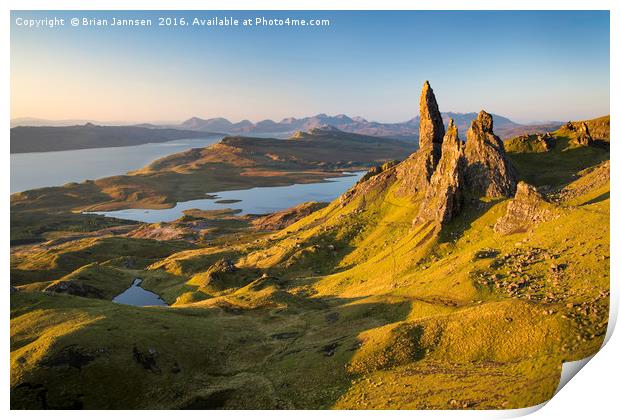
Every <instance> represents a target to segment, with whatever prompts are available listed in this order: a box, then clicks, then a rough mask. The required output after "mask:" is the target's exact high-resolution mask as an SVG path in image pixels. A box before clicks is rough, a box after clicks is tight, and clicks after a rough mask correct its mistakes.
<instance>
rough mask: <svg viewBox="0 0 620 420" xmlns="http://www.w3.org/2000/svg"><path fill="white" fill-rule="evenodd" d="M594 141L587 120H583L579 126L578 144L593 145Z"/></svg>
mask: <svg viewBox="0 0 620 420" xmlns="http://www.w3.org/2000/svg"><path fill="white" fill-rule="evenodd" d="M593 143H594V140H592V136H591V135H590V130H588V125H587V124H586V123H585V122H582V123H581V124H579V126H578V127H577V144H578V145H580V146H592V144H593Z"/></svg>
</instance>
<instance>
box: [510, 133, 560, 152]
mask: <svg viewBox="0 0 620 420" xmlns="http://www.w3.org/2000/svg"><path fill="white" fill-rule="evenodd" d="M555 145H556V139H555V137H553V135H552V134H551V133H536V134H524V135H522V136H517V137H514V138H512V139H510V140H508V141H507V142H504V148H505V150H506V152H508V153H544V152H548V151H550V150H551V149H553V148H554V147H555Z"/></svg>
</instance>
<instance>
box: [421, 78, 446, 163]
mask: <svg viewBox="0 0 620 420" xmlns="http://www.w3.org/2000/svg"><path fill="white" fill-rule="evenodd" d="M444 135H445V132H444V127H443V120H442V118H441V113H440V112H439V106H438V105H437V100H436V99H435V94H434V93H433V89H432V88H431V85H430V84H429V83H428V81H426V82H424V86H423V87H422V95H421V96H420V140H419V143H420V150H422V149H426V148H430V147H433V150H434V155H435V158H436V162H435V165H436V164H437V162H438V161H439V157H440V155H441V142H442V140H443V136H444Z"/></svg>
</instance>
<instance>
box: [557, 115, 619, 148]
mask: <svg viewBox="0 0 620 420" xmlns="http://www.w3.org/2000/svg"><path fill="white" fill-rule="evenodd" d="M609 130H610V124H609V115H606V116H604V117H599V118H594V119H591V120H586V121H575V122H572V121H569V122H567V123H566V124H564V125H563V126H562V127H560V131H564V132H566V131H568V132H569V133H570V134H572V136H571V137H573V138H572V140H571V141H572V142H573V143H574V144H577V145H580V146H594V145H596V146H604V145H605V144H607V145H609Z"/></svg>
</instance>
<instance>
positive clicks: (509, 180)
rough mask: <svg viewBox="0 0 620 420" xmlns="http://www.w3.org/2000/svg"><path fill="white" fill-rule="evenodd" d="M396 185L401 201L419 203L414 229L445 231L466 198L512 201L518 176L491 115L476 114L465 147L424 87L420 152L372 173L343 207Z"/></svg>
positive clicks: (345, 198) (351, 192)
mask: <svg viewBox="0 0 620 420" xmlns="http://www.w3.org/2000/svg"><path fill="white" fill-rule="evenodd" d="M440 136H441V137H440ZM393 183H398V187H397V190H396V194H397V195H399V196H404V197H408V198H409V199H410V200H412V201H413V202H415V201H419V202H420V207H419V210H418V213H417V215H416V217H414V220H413V224H414V225H416V224H419V223H424V222H436V223H438V224H439V225H444V224H445V223H448V222H449V221H450V220H452V219H453V218H454V217H455V216H457V215H458V214H459V212H460V211H461V208H462V206H463V203H464V198H465V197H466V196H469V197H511V196H513V195H514V191H515V188H516V174H515V170H514V169H513V167H512V165H511V164H510V162H509V161H508V160H507V159H506V152H505V150H504V144H503V142H502V141H501V140H500V138H499V137H497V136H496V135H495V134H494V133H493V117H492V116H491V114H489V113H487V112H485V111H481V112H480V113H479V114H478V117H477V119H476V120H474V121H472V125H471V128H470V129H469V131H468V132H467V143H465V144H463V143H462V142H461V141H460V139H459V136H458V129H457V127H456V124H455V123H454V121H453V120H452V119H451V120H450V123H449V125H448V129H447V133H446V132H445V130H444V127H443V121H442V119H441V114H440V113H439V107H438V106H437V101H436V99H435V95H434V94H433V90H432V89H431V87H430V85H429V83H428V82H425V83H424V87H423V88H422V96H421V98H420V149H419V150H418V151H417V152H415V153H413V154H412V155H411V156H409V157H408V158H407V159H405V160H404V161H403V162H402V163H400V164H398V165H395V166H393V165H389V166H386V167H382V168H376V169H374V170H373V171H371V172H369V173H368V174H367V175H366V176H365V177H364V178H362V179H361V180H360V182H358V184H356V186H355V187H353V188H352V189H350V190H349V191H347V192H346V193H345V194H343V195H342V196H341V198H340V205H341V206H345V205H347V203H348V202H349V201H350V200H352V199H353V198H354V197H359V196H363V197H364V200H365V199H366V195H370V196H372V195H376V194H379V193H380V192H381V191H383V190H385V189H387V188H389V186H390V185H392V184H393ZM364 200H361V202H364ZM361 207H364V206H363V205H361Z"/></svg>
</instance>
